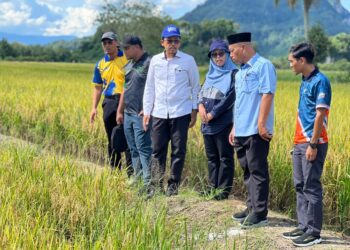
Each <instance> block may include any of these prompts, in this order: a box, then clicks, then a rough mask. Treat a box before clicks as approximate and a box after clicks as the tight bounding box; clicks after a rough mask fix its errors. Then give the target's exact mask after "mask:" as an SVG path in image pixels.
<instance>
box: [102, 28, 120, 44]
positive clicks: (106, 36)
mask: <svg viewBox="0 0 350 250" xmlns="http://www.w3.org/2000/svg"><path fill="white" fill-rule="evenodd" d="M104 39H109V40H114V41H117V35H116V34H115V33H113V32H111V31H109V32H106V33H103V35H102V37H101V42H102V41H103V40H104Z"/></svg>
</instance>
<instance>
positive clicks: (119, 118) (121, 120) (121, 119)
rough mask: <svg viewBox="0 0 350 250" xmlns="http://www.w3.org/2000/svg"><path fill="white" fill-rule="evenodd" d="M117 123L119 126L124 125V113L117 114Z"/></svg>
mask: <svg viewBox="0 0 350 250" xmlns="http://www.w3.org/2000/svg"><path fill="white" fill-rule="evenodd" d="M116 122H117V124H118V125H120V124H123V123H124V114H123V113H122V112H117V117H116Z"/></svg>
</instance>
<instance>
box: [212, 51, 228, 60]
mask: <svg viewBox="0 0 350 250" xmlns="http://www.w3.org/2000/svg"><path fill="white" fill-rule="evenodd" d="M224 55H225V52H224V51H219V52H213V53H211V57H212V58H216V57H218V56H219V57H223V56H224Z"/></svg>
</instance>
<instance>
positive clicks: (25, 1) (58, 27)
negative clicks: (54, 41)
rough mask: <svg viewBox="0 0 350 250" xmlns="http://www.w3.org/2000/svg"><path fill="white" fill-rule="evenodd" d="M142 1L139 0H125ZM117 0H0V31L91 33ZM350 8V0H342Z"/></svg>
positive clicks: (173, 7) (187, 1)
mask: <svg viewBox="0 0 350 250" xmlns="http://www.w3.org/2000/svg"><path fill="white" fill-rule="evenodd" d="M128 1H141V0H128ZM151 1H152V2H153V3H154V4H155V5H156V6H157V8H158V10H160V11H163V12H164V13H166V14H168V15H170V16H171V17H173V18H174V19H176V18H179V17H181V16H183V15H184V14H185V13H187V12H189V11H191V10H192V9H194V8H195V7H196V6H197V5H198V4H202V3H204V2H205V0H151ZM106 2H108V3H112V4H113V3H117V2H118V0H74V1H73V0H0V32H4V33H10V34H20V35H45V36H62V35H68V36H76V37H84V36H89V35H92V34H93V33H94V32H95V30H96V23H95V22H94V20H95V18H96V16H97V14H98V12H99V10H100V9H101V7H102V6H103V5H105V3H106ZM341 2H342V3H343V6H345V8H347V9H349V10H350V0H341Z"/></svg>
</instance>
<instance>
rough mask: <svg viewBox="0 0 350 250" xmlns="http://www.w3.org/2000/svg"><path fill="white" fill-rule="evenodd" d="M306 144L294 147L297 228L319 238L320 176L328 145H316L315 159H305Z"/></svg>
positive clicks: (320, 214)
mask: <svg viewBox="0 0 350 250" xmlns="http://www.w3.org/2000/svg"><path fill="white" fill-rule="evenodd" d="M308 145H309V144H308V143H303V144H296V145H294V151H293V178H294V185H295V190H296V195H297V215H298V224H299V225H298V228H300V229H302V230H307V233H311V234H312V235H314V236H319V235H320V233H321V229H322V219H323V212H322V209H323V205H322V184H321V175H322V171H323V165H324V162H325V159H326V155H327V150H328V143H324V144H319V145H317V155H316V159H315V160H313V161H307V160H306V157H305V153H306V149H307V147H308Z"/></svg>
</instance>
